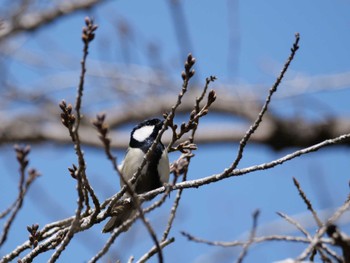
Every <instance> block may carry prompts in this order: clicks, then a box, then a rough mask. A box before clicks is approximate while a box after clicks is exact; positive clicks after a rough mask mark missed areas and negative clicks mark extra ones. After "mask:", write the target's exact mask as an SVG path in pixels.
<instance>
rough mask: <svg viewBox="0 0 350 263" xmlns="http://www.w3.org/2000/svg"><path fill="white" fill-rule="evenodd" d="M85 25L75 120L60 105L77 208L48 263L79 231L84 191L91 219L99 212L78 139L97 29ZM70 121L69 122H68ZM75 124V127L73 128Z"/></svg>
mask: <svg viewBox="0 0 350 263" xmlns="http://www.w3.org/2000/svg"><path fill="white" fill-rule="evenodd" d="M85 24H86V27H84V28H83V34H82V40H83V42H84V48H83V59H82V61H81V75H80V82H79V85H78V92H77V93H78V94H77V99H76V105H75V111H76V114H77V117H76V118H69V117H70V115H71V116H72V114H70V115H67V114H66V115H65V113H67V112H66V108H65V107H64V106H65V105H64V104H63V103H61V104H60V107H61V109H62V110H63V111H64V113H63V115H61V117H62V122H63V124H64V125H65V126H66V127H67V128H68V130H69V133H70V135H71V137H72V141H73V143H74V148H75V152H76V155H77V157H78V163H79V166H78V169H77V171H76V174H75V176H76V180H77V192H78V196H79V198H78V207H77V209H76V212H75V218H74V220H73V221H72V224H71V226H70V228H69V231H68V233H67V234H66V235H65V237H64V239H63V241H62V243H61V245H60V246H59V247H58V249H57V250H56V251H55V252H54V253H53V254H52V256H51V258H50V259H49V262H50V263H53V262H55V261H56V260H57V259H58V258H59V257H60V255H61V253H62V251H63V250H64V249H65V248H66V246H67V245H68V244H69V242H70V241H71V239H72V238H73V236H74V234H75V233H76V232H78V231H79V227H80V226H79V221H80V219H81V212H82V210H83V206H84V204H83V202H84V201H85V204H86V206H87V207H86V209H87V212H89V210H90V208H89V203H88V196H87V195H86V194H84V191H86V190H85V189H87V191H88V192H89V194H90V196H91V198H92V200H93V202H94V205H95V211H94V213H93V216H92V217H93V218H95V217H96V216H97V215H98V213H99V211H100V203H99V201H98V199H97V197H96V195H95V193H94V191H93V190H92V188H91V186H90V184H89V181H88V179H87V176H86V174H85V170H86V164H85V159H84V155H83V151H82V149H81V144H80V139H79V132H78V131H79V125H80V121H81V118H82V116H81V113H80V110H81V103H82V96H83V90H84V79H85V72H86V58H87V55H88V49H89V43H90V42H91V41H92V40H93V39H94V37H95V33H94V32H95V31H96V29H97V26H96V25H94V23H93V20H92V19H90V18H88V17H86V18H85ZM68 113H69V112H68ZM70 121H71V122H70ZM74 123H75V126H74Z"/></svg>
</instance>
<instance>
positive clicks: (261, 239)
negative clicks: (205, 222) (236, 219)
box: [181, 231, 332, 247]
mask: <svg viewBox="0 0 350 263" xmlns="http://www.w3.org/2000/svg"><path fill="white" fill-rule="evenodd" d="M181 234H182V235H183V236H185V237H187V238H188V239H189V240H190V241H193V242H197V243H203V244H206V245H209V246H219V247H236V246H244V245H245V244H247V241H240V240H239V241H238V240H237V241H227V242H225V241H210V240H205V239H201V238H198V237H195V236H193V235H191V234H189V233H186V232H183V231H182V232H181ZM321 240H322V243H328V244H331V243H332V240H330V239H325V238H323V239H321ZM267 241H288V242H300V243H310V240H309V239H308V238H306V237H297V236H282V235H271V236H263V237H254V238H253V240H252V242H253V243H255V244H256V243H262V242H267Z"/></svg>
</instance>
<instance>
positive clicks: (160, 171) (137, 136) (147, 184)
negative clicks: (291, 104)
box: [102, 119, 170, 233]
mask: <svg viewBox="0 0 350 263" xmlns="http://www.w3.org/2000/svg"><path fill="white" fill-rule="evenodd" d="M162 126H163V121H161V120H159V119H150V120H145V121H143V122H141V123H140V124H138V125H137V126H136V127H135V128H134V129H133V130H132V132H131V136H130V142H129V148H128V150H127V152H126V155H125V158H124V161H123V162H122V164H121V166H120V171H121V174H122V176H123V177H124V179H125V180H126V181H129V180H130V179H131V178H132V177H133V175H134V174H135V173H136V172H137V170H138V168H139V167H140V166H141V163H142V162H143V158H144V156H145V154H146V153H147V151H148V150H149V149H150V147H151V146H152V144H153V142H154V141H155V139H156V138H157V135H158V133H159V131H160V130H161V129H162ZM169 173H170V167H169V158H168V152H167V150H166V148H165V147H164V145H163V144H162V142H161V141H160V140H159V142H158V143H157V145H156V147H155V149H154V151H153V152H152V153H151V154H150V156H149V157H148V160H147V162H146V165H145V166H144V167H143V169H142V170H141V174H140V175H139V176H138V178H137V180H136V182H135V183H134V184H132V185H131V188H132V190H133V191H135V193H136V194H142V193H145V192H148V191H151V190H153V189H156V188H158V187H161V186H162V185H163V184H164V183H167V182H168V181H169ZM120 186H121V187H123V186H124V182H123V180H122V178H120ZM127 199H128V200H131V199H130V194H129V193H128V192H126V193H125V194H124V197H123V200H122V202H118V203H117V204H116V205H115V206H114V207H113V208H112V210H111V211H112V213H113V214H115V215H114V216H112V218H111V219H110V220H109V221H108V222H107V224H106V225H105V226H104V228H103V230H102V232H103V233H107V232H110V231H112V230H113V229H114V228H117V227H119V226H120V225H121V224H123V223H124V222H125V221H126V220H128V219H129V218H130V217H131V216H133V215H134V214H135V213H136V211H137V208H136V207H135V206H134V204H133V203H132V201H126V200H127ZM123 201H124V202H123ZM126 230H127V229H125V230H124V231H126Z"/></svg>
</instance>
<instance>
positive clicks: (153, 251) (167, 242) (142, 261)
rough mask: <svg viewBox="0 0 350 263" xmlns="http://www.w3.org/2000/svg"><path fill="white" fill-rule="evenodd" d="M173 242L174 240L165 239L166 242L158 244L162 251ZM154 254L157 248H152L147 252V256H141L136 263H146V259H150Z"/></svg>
mask: <svg viewBox="0 0 350 263" xmlns="http://www.w3.org/2000/svg"><path fill="white" fill-rule="evenodd" d="M174 241H175V238H173V237H172V238H170V239H166V240H162V242H160V244H159V245H160V247H161V248H162V249H163V248H164V247H166V246H167V245H169V244H171V243H173V242H174ZM155 253H157V247H156V246H154V247H152V248H151V250H150V251H148V253H147V254H145V255H143V256H142V257H141V258H140V259H139V260H138V261H137V263H144V262H146V261H147V260H148V259H150V258H151V257H152V256H153V255H154V254H155Z"/></svg>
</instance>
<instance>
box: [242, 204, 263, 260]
mask: <svg viewBox="0 0 350 263" xmlns="http://www.w3.org/2000/svg"><path fill="white" fill-rule="evenodd" d="M259 214H260V211H259V210H256V211H255V212H254V213H253V225H252V229H251V231H250V236H249V240H248V242H247V243H245V244H244V245H243V250H242V252H241V254H240V255H239V257H238V259H237V263H242V262H243V259H244V257H245V256H246V255H247V253H248V249H249V247H250V245H251V244H253V243H254V238H255V235H256V229H257V227H258V217H259Z"/></svg>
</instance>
